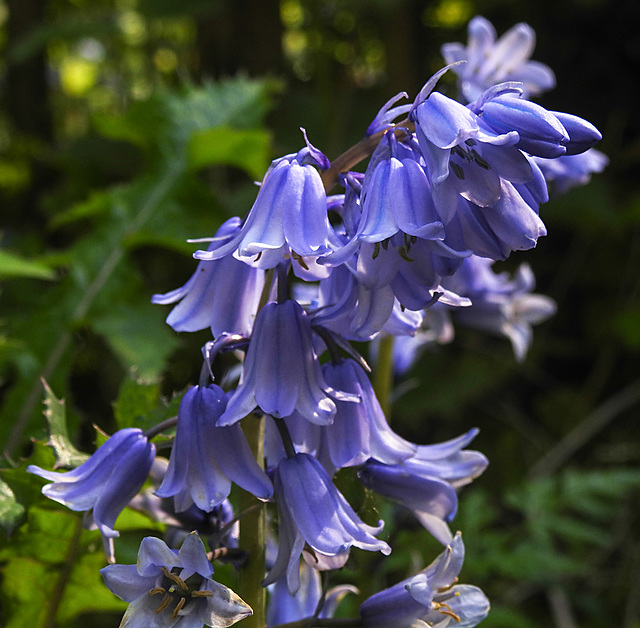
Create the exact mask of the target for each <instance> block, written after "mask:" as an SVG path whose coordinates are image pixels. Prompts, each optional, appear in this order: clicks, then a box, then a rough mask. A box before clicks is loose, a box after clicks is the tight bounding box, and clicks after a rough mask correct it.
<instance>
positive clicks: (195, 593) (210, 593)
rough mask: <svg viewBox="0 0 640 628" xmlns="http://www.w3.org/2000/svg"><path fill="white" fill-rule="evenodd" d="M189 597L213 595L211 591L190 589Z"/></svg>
mask: <svg viewBox="0 0 640 628" xmlns="http://www.w3.org/2000/svg"><path fill="white" fill-rule="evenodd" d="M191 597H213V591H207V590H206V589H205V590H204V591H191Z"/></svg>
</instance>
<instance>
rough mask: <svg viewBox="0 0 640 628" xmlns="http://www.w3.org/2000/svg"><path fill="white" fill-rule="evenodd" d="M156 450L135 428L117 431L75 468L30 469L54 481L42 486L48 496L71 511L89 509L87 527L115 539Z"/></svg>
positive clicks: (145, 476) (35, 467)
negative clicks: (120, 518)
mask: <svg viewBox="0 0 640 628" xmlns="http://www.w3.org/2000/svg"><path fill="white" fill-rule="evenodd" d="M155 452H156V448H155V445H153V443H150V442H149V440H148V439H147V437H146V436H145V435H144V434H143V432H142V430H140V429H138V428H133V427H132V428H126V429H123V430H119V431H117V432H116V433H115V434H113V436H111V438H109V439H108V440H107V441H106V442H105V443H103V444H102V445H101V446H100V447H98V449H97V450H96V452H95V453H94V454H93V455H92V456H91V457H90V458H89V459H88V460H87V461H86V462H84V463H82V464H81V465H80V466H79V467H77V468H75V469H73V471H67V472H64V473H60V472H56V471H47V470H45V469H41V468H40V467H37V466H35V465H29V466H28V467H27V472H29V473H34V474H36V475H39V476H40V477H43V478H45V479H47V480H51V481H52V482H53V484H47V485H46V486H43V487H42V493H43V494H44V495H46V496H47V497H48V498H49V499H53V500H54V501H57V502H59V503H61V504H64V505H65V506H67V508H70V509H71V510H76V511H83V510H84V511H87V516H86V518H85V524H86V525H87V527H89V528H94V527H95V528H98V530H100V533H101V534H102V535H103V537H106V538H113V537H117V536H119V535H120V533H119V532H118V531H117V530H115V529H114V525H115V522H116V519H117V518H118V515H119V514H120V513H121V512H122V510H123V509H124V508H125V507H126V506H127V504H128V503H129V502H130V501H131V499H132V498H133V497H134V495H135V494H136V493H137V492H138V491H139V490H140V489H141V488H142V485H143V484H144V482H145V480H146V479H147V475H148V474H149V469H150V468H151V465H152V463H153V459H154V457H155Z"/></svg>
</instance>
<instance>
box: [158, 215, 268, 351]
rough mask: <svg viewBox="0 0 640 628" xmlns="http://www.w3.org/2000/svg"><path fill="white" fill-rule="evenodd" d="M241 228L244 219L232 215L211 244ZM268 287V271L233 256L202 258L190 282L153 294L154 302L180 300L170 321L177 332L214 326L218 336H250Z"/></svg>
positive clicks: (216, 244) (221, 242)
mask: <svg viewBox="0 0 640 628" xmlns="http://www.w3.org/2000/svg"><path fill="white" fill-rule="evenodd" d="M239 229H240V219H239V218H230V219H229V220H227V221H226V222H225V223H224V224H223V225H222V226H221V227H220V229H218V232H217V233H216V237H215V239H214V240H213V241H212V242H211V245H210V246H209V251H215V250H217V249H218V248H220V247H221V246H223V245H224V244H225V243H226V242H228V241H229V240H230V239H231V238H232V237H233V236H234V235H235V234H236V233H237V232H238V231H239ZM263 287H264V270H262V269H260V268H253V267H251V266H249V265H247V264H244V263H242V262H240V261H239V260H237V259H236V258H234V257H233V256H231V255H227V256H225V257H223V258H221V259H216V260H212V261H200V262H199V263H198V266H197V268H196V272H195V273H194V274H193V275H192V277H191V278H190V279H189V281H187V283H186V284H185V285H184V286H182V287H181V288H178V289H176V290H173V291H171V292H167V293H166V294H155V295H153V298H152V301H153V303H160V304H163V305H164V304H168V303H175V302H176V301H180V303H178V305H176V306H175V307H174V308H173V310H171V312H170V314H169V316H167V324H168V325H171V327H173V329H175V330H176V331H199V330H200V329H206V328H207V327H210V328H211V333H212V334H213V336H214V338H217V337H218V336H219V335H220V334H222V333H224V332H227V333H231V334H233V333H237V334H242V335H243V336H249V335H250V333H251V328H252V326H253V319H254V318H255V315H256V312H257V310H258V304H259V302H260V296H261V294H262V289H263Z"/></svg>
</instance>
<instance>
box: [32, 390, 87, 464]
mask: <svg viewBox="0 0 640 628" xmlns="http://www.w3.org/2000/svg"><path fill="white" fill-rule="evenodd" d="M42 384H43V386H44V391H45V399H44V406H45V410H44V416H45V418H46V419H47V423H48V425H49V441H48V443H47V444H48V445H49V446H50V447H51V449H53V453H54V455H55V457H56V464H55V468H58V467H66V468H75V467H78V466H80V465H81V464H82V463H83V462H84V461H85V460H87V458H89V456H88V455H87V454H85V453H82V452H81V451H78V450H77V449H76V448H75V447H74V446H73V444H72V443H71V440H70V439H69V433H68V432H67V411H66V408H65V402H64V399H58V398H57V397H56V396H55V394H54V392H53V391H52V390H51V388H50V387H49V385H48V384H47V382H45V381H44V380H42Z"/></svg>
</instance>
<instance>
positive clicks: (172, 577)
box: [162, 567, 189, 591]
mask: <svg viewBox="0 0 640 628" xmlns="http://www.w3.org/2000/svg"><path fill="white" fill-rule="evenodd" d="M162 573H163V574H164V575H165V576H166V577H167V578H169V580H173V581H174V582H175V583H176V584H177V585H178V586H179V587H180V588H181V589H182V590H183V591H188V590H189V587H188V586H187V585H186V584H185V582H184V580H183V579H182V578H181V577H180V576H179V575H178V574H175V573H172V572H171V571H169V570H168V569H167V568H166V567H162Z"/></svg>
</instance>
